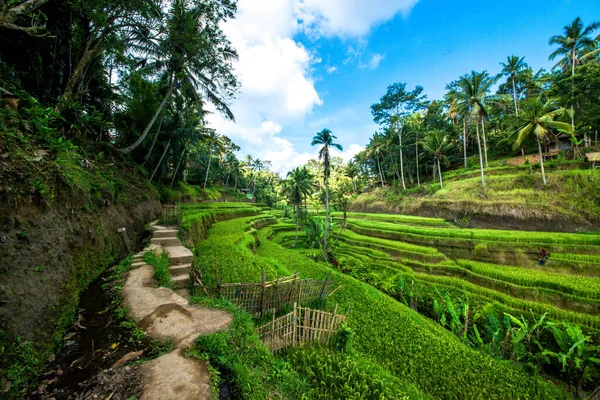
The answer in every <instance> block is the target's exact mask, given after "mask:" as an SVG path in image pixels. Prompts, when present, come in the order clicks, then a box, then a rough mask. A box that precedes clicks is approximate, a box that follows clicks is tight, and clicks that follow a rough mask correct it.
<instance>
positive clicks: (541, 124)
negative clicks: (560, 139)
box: [515, 98, 573, 185]
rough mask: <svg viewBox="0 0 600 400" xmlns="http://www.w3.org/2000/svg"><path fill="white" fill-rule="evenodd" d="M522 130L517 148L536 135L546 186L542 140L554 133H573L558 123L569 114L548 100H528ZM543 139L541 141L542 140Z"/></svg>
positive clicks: (568, 127)
mask: <svg viewBox="0 0 600 400" xmlns="http://www.w3.org/2000/svg"><path fill="white" fill-rule="evenodd" d="M522 111H523V112H522V115H521V118H520V120H521V121H522V126H521V128H520V129H519V130H518V131H517V133H518V136H517V140H516V142H515V146H520V145H521V144H522V143H523V142H524V141H525V140H526V139H527V138H529V137H530V136H531V135H532V134H533V135H535V137H536V139H537V144H538V151H539V155H540V166H541V169H542V182H543V183H544V185H546V173H545V171H544V155H543V153H542V143H541V140H545V139H546V138H547V137H548V136H549V135H550V134H551V133H553V132H554V131H556V130H558V131H564V132H568V133H572V132H573V127H572V126H571V125H569V124H567V123H565V122H560V121H556V120H555V119H556V118H557V117H561V116H563V115H565V114H567V115H568V114H569V112H568V111H567V110H565V109H564V108H558V107H556V106H555V101H553V100H548V101H547V102H546V103H542V100H541V99H539V98H537V99H530V100H527V101H526V102H525V104H524V107H523V108H522ZM540 139H541V140H540Z"/></svg>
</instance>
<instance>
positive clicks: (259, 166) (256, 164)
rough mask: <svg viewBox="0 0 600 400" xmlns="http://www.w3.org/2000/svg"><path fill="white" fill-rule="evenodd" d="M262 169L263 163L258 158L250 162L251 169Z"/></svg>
mask: <svg viewBox="0 0 600 400" xmlns="http://www.w3.org/2000/svg"><path fill="white" fill-rule="evenodd" d="M263 168H264V163H263V161H262V160H261V159H260V158H257V159H256V160H254V161H253V162H252V169H253V170H255V171H262V170H263Z"/></svg>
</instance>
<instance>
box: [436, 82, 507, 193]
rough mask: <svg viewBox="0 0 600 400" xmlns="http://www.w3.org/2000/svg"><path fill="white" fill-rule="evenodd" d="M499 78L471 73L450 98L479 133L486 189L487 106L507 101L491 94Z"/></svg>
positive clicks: (451, 92) (482, 183)
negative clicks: (481, 134)
mask: <svg viewBox="0 0 600 400" xmlns="http://www.w3.org/2000/svg"><path fill="white" fill-rule="evenodd" d="M497 80H498V78H497V77H496V78H492V77H490V75H489V74H488V73H487V72H486V71H483V72H476V71H471V73H469V74H467V75H465V76H462V77H461V78H460V79H459V80H458V81H457V83H456V87H455V88H453V89H452V90H451V91H450V93H448V95H449V96H451V97H452V99H453V102H454V107H455V110H456V111H457V112H458V113H459V114H462V115H468V116H469V119H470V120H471V121H472V122H474V123H475V128H476V129H475V131H476V133H477V146H478V149H479V167H480V170H481V185H482V186H484V187H485V175H484V172H483V164H484V161H485V166H486V167H488V166H489V164H488V157H487V139H486V136H485V120H486V119H487V115H488V114H487V109H486V104H488V103H501V102H505V101H506V100H507V96H506V95H502V94H495V95H491V94H489V91H490V88H491V87H492V85H494V84H495V83H496V82H497ZM479 123H481V127H482V133H483V151H482V147H481V136H480V135H479Z"/></svg>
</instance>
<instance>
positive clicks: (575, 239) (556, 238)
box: [348, 218, 600, 252]
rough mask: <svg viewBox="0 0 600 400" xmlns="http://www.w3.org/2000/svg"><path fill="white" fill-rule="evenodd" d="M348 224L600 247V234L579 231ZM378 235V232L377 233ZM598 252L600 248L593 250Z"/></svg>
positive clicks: (407, 232) (475, 238) (449, 235)
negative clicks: (557, 231) (580, 232)
mask: <svg viewBox="0 0 600 400" xmlns="http://www.w3.org/2000/svg"><path fill="white" fill-rule="evenodd" d="M348 226H350V227H358V228H363V229H366V230H368V232H372V233H374V234H376V233H377V232H390V233H396V234H398V236H397V237H398V238H403V237H404V235H417V236H427V237H435V238H443V239H446V238H448V239H454V240H461V239H462V240H473V241H476V242H481V241H488V242H504V243H517V244H520V243H523V244H540V245H548V244H551V245H552V244H553V245H560V246H564V245H578V246H598V245H600V234H579V233H556V232H532V231H502V230H492V229H441V228H432V227H417V226H407V225H400V224H393V223H388V222H379V221H376V222H375V221H366V220H363V219H353V218H349V219H348ZM374 236H375V235H374ZM590 250H595V251H596V252H598V251H599V250H598V249H590Z"/></svg>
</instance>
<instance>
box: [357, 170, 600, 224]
mask: <svg viewBox="0 0 600 400" xmlns="http://www.w3.org/2000/svg"><path fill="white" fill-rule="evenodd" d="M505 163H506V160H502V161H497V162H495V163H491V164H490V168H487V169H485V172H486V186H485V188H481V178H480V175H479V170H478V169H475V168H473V169H457V170H452V171H449V172H447V173H444V174H443V178H444V187H443V189H441V188H440V185H439V183H438V182H433V183H432V182H428V183H425V184H423V185H422V186H421V188H420V189H414V190H410V191H408V192H402V191H397V190H394V189H392V188H376V189H373V190H371V191H368V192H364V193H361V194H359V195H358V196H357V197H356V199H355V200H354V201H353V202H352V204H351V208H350V210H351V211H356V212H374V213H399V214H410V215H419V216H425V217H434V218H444V219H446V220H448V221H452V222H456V223H458V224H460V225H461V226H468V227H478V228H495V229H518V230H543V231H593V230H598V229H600V170H598V169H590V166H589V165H586V163H584V162H577V161H562V162H561V161H554V162H550V163H546V165H545V167H546V172H547V180H548V184H547V185H543V184H542V181H541V174H540V173H539V164H535V165H532V166H531V167H530V166H529V165H522V166H517V167H515V166H508V165H505ZM403 193H404V194H403Z"/></svg>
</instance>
